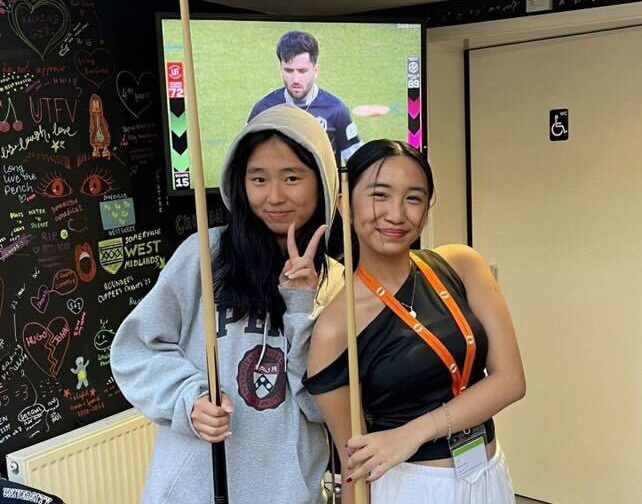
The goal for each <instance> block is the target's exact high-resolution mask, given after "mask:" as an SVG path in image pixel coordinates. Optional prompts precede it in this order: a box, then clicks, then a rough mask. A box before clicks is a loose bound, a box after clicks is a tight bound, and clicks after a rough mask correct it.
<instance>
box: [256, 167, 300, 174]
mask: <svg viewBox="0 0 642 504" xmlns="http://www.w3.org/2000/svg"><path fill="white" fill-rule="evenodd" d="M304 170H305V168H304V167H302V166H286V167H285V168H281V169H280V170H279V172H280V173H284V172H285V173H301V172H303V171H304ZM264 171H266V169H265V168H263V167H262V166H248V167H247V170H246V173H259V172H264Z"/></svg>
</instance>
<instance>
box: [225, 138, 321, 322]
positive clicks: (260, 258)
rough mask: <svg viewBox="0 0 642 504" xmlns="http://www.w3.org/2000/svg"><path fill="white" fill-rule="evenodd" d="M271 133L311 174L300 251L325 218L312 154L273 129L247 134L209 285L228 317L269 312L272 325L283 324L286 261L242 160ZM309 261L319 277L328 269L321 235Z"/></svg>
mask: <svg viewBox="0 0 642 504" xmlns="http://www.w3.org/2000/svg"><path fill="white" fill-rule="evenodd" d="M272 138H278V139H279V140H281V141H282V142H283V143H285V144H286V145H287V146H288V147H290V149H292V151H294V153H295V154H296V156H297V157H298V158H299V160H300V161H301V162H302V163H303V164H305V165H306V166H308V167H309V168H310V169H311V170H312V171H313V172H314V173H315V175H316V178H317V186H318V188H319V189H318V190H319V192H318V195H317V202H318V203H317V207H316V209H315V211H314V213H313V215H312V217H311V218H310V220H309V221H308V222H306V223H305V224H304V225H303V226H302V227H301V228H300V229H299V230H298V231H297V236H296V243H297V246H298V248H299V250H300V251H303V250H305V248H306V247H307V245H308V243H309V241H310V239H311V238H312V235H313V234H314V232H315V231H316V230H317V229H318V228H319V226H321V225H322V224H324V223H325V199H324V197H323V184H322V182H321V174H320V172H319V167H318V166H317V163H316V161H315V159H314V156H313V155H312V154H311V153H310V152H309V151H308V150H307V149H305V148H303V147H302V146H301V145H299V144H298V143H297V142H295V141H294V140H292V139H291V138H289V137H287V136H285V135H283V134H282V133H281V132H279V131H277V130H265V131H259V132H255V133H250V134H248V135H246V136H245V137H243V138H242V139H241V141H240V142H239V144H238V146H237V147H236V151H235V153H234V157H233V158H232V161H231V163H230V167H229V170H230V185H229V199H230V223H229V225H228V227H227V228H226V229H225V231H224V232H223V234H222V235H221V240H220V245H219V251H218V254H217V256H216V260H215V278H214V286H215V289H216V298H217V302H218V303H220V304H221V306H224V307H226V308H232V309H233V315H232V317H233V321H234V322H236V321H238V320H240V319H241V318H243V317H244V316H245V315H248V314H249V315H258V316H265V314H266V313H269V315H270V319H271V326H272V327H274V328H275V329H277V328H278V329H283V314H284V313H285V303H284V302H283V298H282V297H281V294H280V293H279V289H278V285H279V274H280V273H281V270H282V269H283V266H284V265H285V261H286V258H287V254H286V253H284V252H283V251H282V250H281V248H280V247H279V244H278V243H277V240H276V238H275V236H274V233H272V231H270V229H269V228H268V227H267V226H266V225H265V223H264V222H263V221H262V220H261V219H260V218H258V217H257V216H256V215H255V214H254V212H252V209H251V208H250V203H249V201H248V198H247V192H246V190H245V173H246V170H247V162H248V160H249V158H250V156H251V155H252V153H253V152H254V150H255V149H256V147H258V146H259V145H261V144H262V143H265V142H267V141H268V140H270V139H272ZM314 266H315V268H316V270H317V271H318V272H319V277H320V278H321V279H322V280H323V279H325V277H326V274H327V263H326V247H325V241H324V240H321V242H320V243H319V247H318V248H317V253H316V256H315V257H314Z"/></svg>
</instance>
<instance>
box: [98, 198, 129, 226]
mask: <svg viewBox="0 0 642 504" xmlns="http://www.w3.org/2000/svg"><path fill="white" fill-rule="evenodd" d="M100 217H101V219H102V221H103V229H104V230H105V231H107V230H109V229H116V228H121V227H128V226H132V225H134V224H136V216H135V213H134V200H133V199H132V198H124V199H118V200H111V201H101V202H100Z"/></svg>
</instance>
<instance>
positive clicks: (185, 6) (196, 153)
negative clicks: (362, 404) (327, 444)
mask: <svg viewBox="0 0 642 504" xmlns="http://www.w3.org/2000/svg"><path fill="white" fill-rule="evenodd" d="M180 10H181V24H182V31H183V50H184V52H185V70H186V72H185V84H186V88H187V96H186V98H187V100H186V101H187V117H188V118H189V121H188V128H189V142H190V157H191V172H192V176H193V180H194V198H195V201H196V226H197V230H198V243H199V258H200V267H201V291H202V292H201V300H202V303H203V327H204V330H205V353H206V356H207V373H208V380H209V387H210V401H212V402H213V403H214V404H216V405H217V406H220V405H221V390H220V386H219V380H218V372H217V371H218V362H217V357H218V352H217V341H216V340H217V329H216V318H215V316H216V303H215V301H214V284H213V281H212V277H213V273H212V269H213V265H212V255H211V251H210V239H209V231H208V220H207V202H206V200H205V179H204V177H203V156H202V151H201V132H200V124H199V119H198V107H197V103H196V82H195V80H196V75H195V73H194V59H193V54H192V35H191V29H190V26H191V25H190V19H189V18H190V16H189V0H180ZM212 464H213V467H214V471H213V476H214V481H213V483H214V502H215V503H216V504H227V502H228V495H227V469H226V463H225V443H224V442H220V443H215V444H213V445H212Z"/></svg>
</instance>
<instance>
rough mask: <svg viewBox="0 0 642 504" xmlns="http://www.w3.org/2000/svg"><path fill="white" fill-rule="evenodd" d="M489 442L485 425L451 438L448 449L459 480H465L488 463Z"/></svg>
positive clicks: (465, 430) (466, 430)
mask: <svg viewBox="0 0 642 504" xmlns="http://www.w3.org/2000/svg"><path fill="white" fill-rule="evenodd" d="M487 442H488V439H487V437H486V428H485V427H484V424H482V425H478V426H477V427H473V428H472V429H464V430H463V431H461V432H457V433H456V434H453V435H452V436H450V439H448V448H449V449H450V455H451V456H452V458H453V465H454V466H455V474H456V475H457V477H458V478H465V477H466V476H468V475H469V474H471V473H473V472H475V471H476V470H477V469H479V468H480V467H483V466H484V464H486V463H487V462H488V457H487V455H486V444H487Z"/></svg>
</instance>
